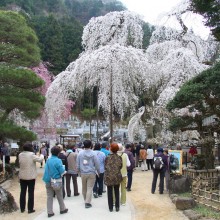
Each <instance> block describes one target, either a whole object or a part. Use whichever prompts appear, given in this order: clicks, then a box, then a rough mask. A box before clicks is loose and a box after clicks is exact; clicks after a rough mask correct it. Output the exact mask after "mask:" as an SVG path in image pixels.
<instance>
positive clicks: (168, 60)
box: [146, 27, 218, 107]
mask: <svg viewBox="0 0 220 220" xmlns="http://www.w3.org/2000/svg"><path fill="white" fill-rule="evenodd" d="M172 32H173V34H172ZM150 42H151V44H150V46H149V47H148V48H147V50H146V55H147V58H148V62H149V64H150V65H151V71H152V74H153V75H154V76H157V83H158V84H160V85H159V89H158V95H159V97H158V99H157V100H156V103H157V105H159V106H164V107H165V106H166V104H167V103H168V102H169V101H170V100H171V99H172V98H173V97H174V96H175V94H176V92H177V91H178V90H179V88H180V87H181V86H182V85H183V83H185V82H186V81H188V80H189V79H191V78H192V77H194V76H196V75H198V74H199V73H201V72H202V71H203V70H205V69H206V68H208V66H207V65H205V64H204V63H205V62H207V61H210V60H211V59H212V58H213V56H214V55H215V53H216V51H217V48H218V44H217V43H216V42H214V40H213V39H212V38H211V37H210V38H209V39H208V40H207V41H205V40H202V39H201V38H200V37H198V36H195V35H194V34H193V33H191V32H190V33H186V34H184V35H183V36H182V35H181V32H180V31H177V30H172V29H170V28H164V27H158V28H157V29H156V30H155V31H154V33H153V35H152V38H151V41H150ZM161 82H162V83H161Z"/></svg>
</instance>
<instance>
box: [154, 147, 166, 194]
mask: <svg viewBox="0 0 220 220" xmlns="http://www.w3.org/2000/svg"><path fill="white" fill-rule="evenodd" d="M166 167H167V157H166V156H165V155H164V154H163V148H161V147H159V148H158V149H157V154H155V155H154V158H153V181H152V188H151V193H152V194H154V193H155V189H156V185H157V178H158V175H160V183H159V192H160V194H163V190H164V176H165V171H166Z"/></svg>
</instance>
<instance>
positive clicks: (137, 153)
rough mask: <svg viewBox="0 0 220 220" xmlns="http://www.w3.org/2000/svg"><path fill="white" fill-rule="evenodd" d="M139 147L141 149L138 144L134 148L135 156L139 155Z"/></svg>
mask: <svg viewBox="0 0 220 220" xmlns="http://www.w3.org/2000/svg"><path fill="white" fill-rule="evenodd" d="M140 149H141V145H140V144H138V145H137V146H136V149H135V154H136V155H137V156H139V154H140Z"/></svg>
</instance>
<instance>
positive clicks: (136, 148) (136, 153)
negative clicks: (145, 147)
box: [135, 142, 141, 167]
mask: <svg viewBox="0 0 220 220" xmlns="http://www.w3.org/2000/svg"><path fill="white" fill-rule="evenodd" d="M140 149H141V142H140V143H139V144H137V145H136V147H135V163H136V167H138V166H140V163H139V153H140Z"/></svg>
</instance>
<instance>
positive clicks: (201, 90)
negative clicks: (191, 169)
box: [167, 63, 220, 168]
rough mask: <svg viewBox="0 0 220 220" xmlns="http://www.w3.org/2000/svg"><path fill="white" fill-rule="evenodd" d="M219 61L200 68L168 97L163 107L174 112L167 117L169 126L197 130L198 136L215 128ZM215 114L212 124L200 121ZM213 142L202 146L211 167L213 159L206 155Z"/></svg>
mask: <svg viewBox="0 0 220 220" xmlns="http://www.w3.org/2000/svg"><path fill="white" fill-rule="evenodd" d="M219 84H220V63H217V64H216V65H215V66H213V67H212V68H209V69H207V70H205V71H203V72H202V73H201V74H199V75H198V76H196V77H194V78H193V79H192V80H190V81H188V82H186V83H185V84H184V85H183V86H182V87H181V88H180V90H179V92H177V94H176V95H175V97H174V98H173V100H171V101H170V102H169V103H168V105H167V109H168V110H169V111H173V112H174V113H175V117H173V118H172V119H171V122H170V128H171V129H172V130H173V131H177V130H179V129H180V130H182V131H185V130H197V131H198V132H199V134H200V137H201V139H206V136H207V135H209V136H210V137H213V132H215V131H218V130H219V118H220V110H219V105H220V87H219ZM210 116H212V117H213V116H215V117H216V118H217V119H218V120H216V121H215V123H214V124H213V123H210V124H204V119H205V118H207V117H210ZM212 148H213V144H208V142H207V141H206V145H203V146H202V151H203V152H204V154H205V155H206V168H213V165H214V161H213V158H212V157H210V156H212V154H210V152H211V151H212Z"/></svg>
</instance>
